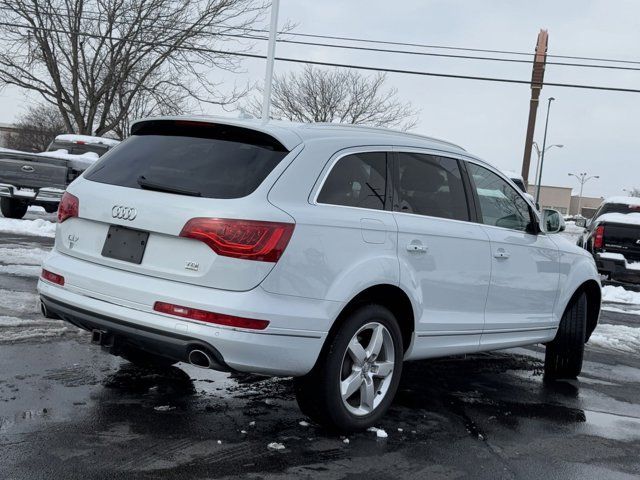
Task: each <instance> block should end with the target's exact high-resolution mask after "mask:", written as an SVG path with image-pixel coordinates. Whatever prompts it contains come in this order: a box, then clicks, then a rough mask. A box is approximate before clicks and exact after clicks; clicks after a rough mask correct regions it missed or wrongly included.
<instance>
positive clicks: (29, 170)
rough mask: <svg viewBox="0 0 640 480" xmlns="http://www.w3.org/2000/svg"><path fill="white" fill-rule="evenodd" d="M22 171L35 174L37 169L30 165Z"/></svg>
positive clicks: (24, 166)
mask: <svg viewBox="0 0 640 480" xmlns="http://www.w3.org/2000/svg"><path fill="white" fill-rule="evenodd" d="M21 170H22V171H23V172H35V170H36V169H35V168H33V167H32V166H30V165H23V166H22V169H21Z"/></svg>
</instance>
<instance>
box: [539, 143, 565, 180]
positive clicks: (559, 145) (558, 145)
mask: <svg viewBox="0 0 640 480" xmlns="http://www.w3.org/2000/svg"><path fill="white" fill-rule="evenodd" d="M553 147H558V148H563V147H564V145H562V144H554V145H550V146H548V147H547V148H546V150H551V149H552V148H553ZM533 148H535V149H536V154H537V156H538V163H537V164H536V176H535V177H534V179H533V181H534V182H535V185H538V184H539V183H540V180H538V177H539V174H540V157H541V156H542V150H540V147H539V146H538V142H533Z"/></svg>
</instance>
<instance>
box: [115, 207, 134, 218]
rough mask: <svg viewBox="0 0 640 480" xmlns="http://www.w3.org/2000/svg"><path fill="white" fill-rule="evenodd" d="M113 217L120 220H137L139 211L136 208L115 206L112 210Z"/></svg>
mask: <svg viewBox="0 0 640 480" xmlns="http://www.w3.org/2000/svg"><path fill="white" fill-rule="evenodd" d="M111 216H112V217H113V218H119V219H120V220H135V218H136V217H137V216H138V211H137V210H136V209H135V208H131V207H123V206H122V205H114V206H113V208H112V209H111Z"/></svg>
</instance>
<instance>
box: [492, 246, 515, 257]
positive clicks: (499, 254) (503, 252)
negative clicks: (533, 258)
mask: <svg viewBox="0 0 640 480" xmlns="http://www.w3.org/2000/svg"><path fill="white" fill-rule="evenodd" d="M493 256H494V257H495V258H509V257H510V256H511V254H510V253H509V252H507V251H506V250H505V249H504V248H499V249H497V250H496V251H495V252H494V254H493Z"/></svg>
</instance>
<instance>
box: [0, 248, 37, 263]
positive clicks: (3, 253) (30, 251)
mask: <svg viewBox="0 0 640 480" xmlns="http://www.w3.org/2000/svg"><path fill="white" fill-rule="evenodd" d="M48 253H49V252H48V251H47V250H43V249H42V248H5V247H0V263H5V264H20V265H42V261H43V260H44V257H46V256H47V254H48Z"/></svg>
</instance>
